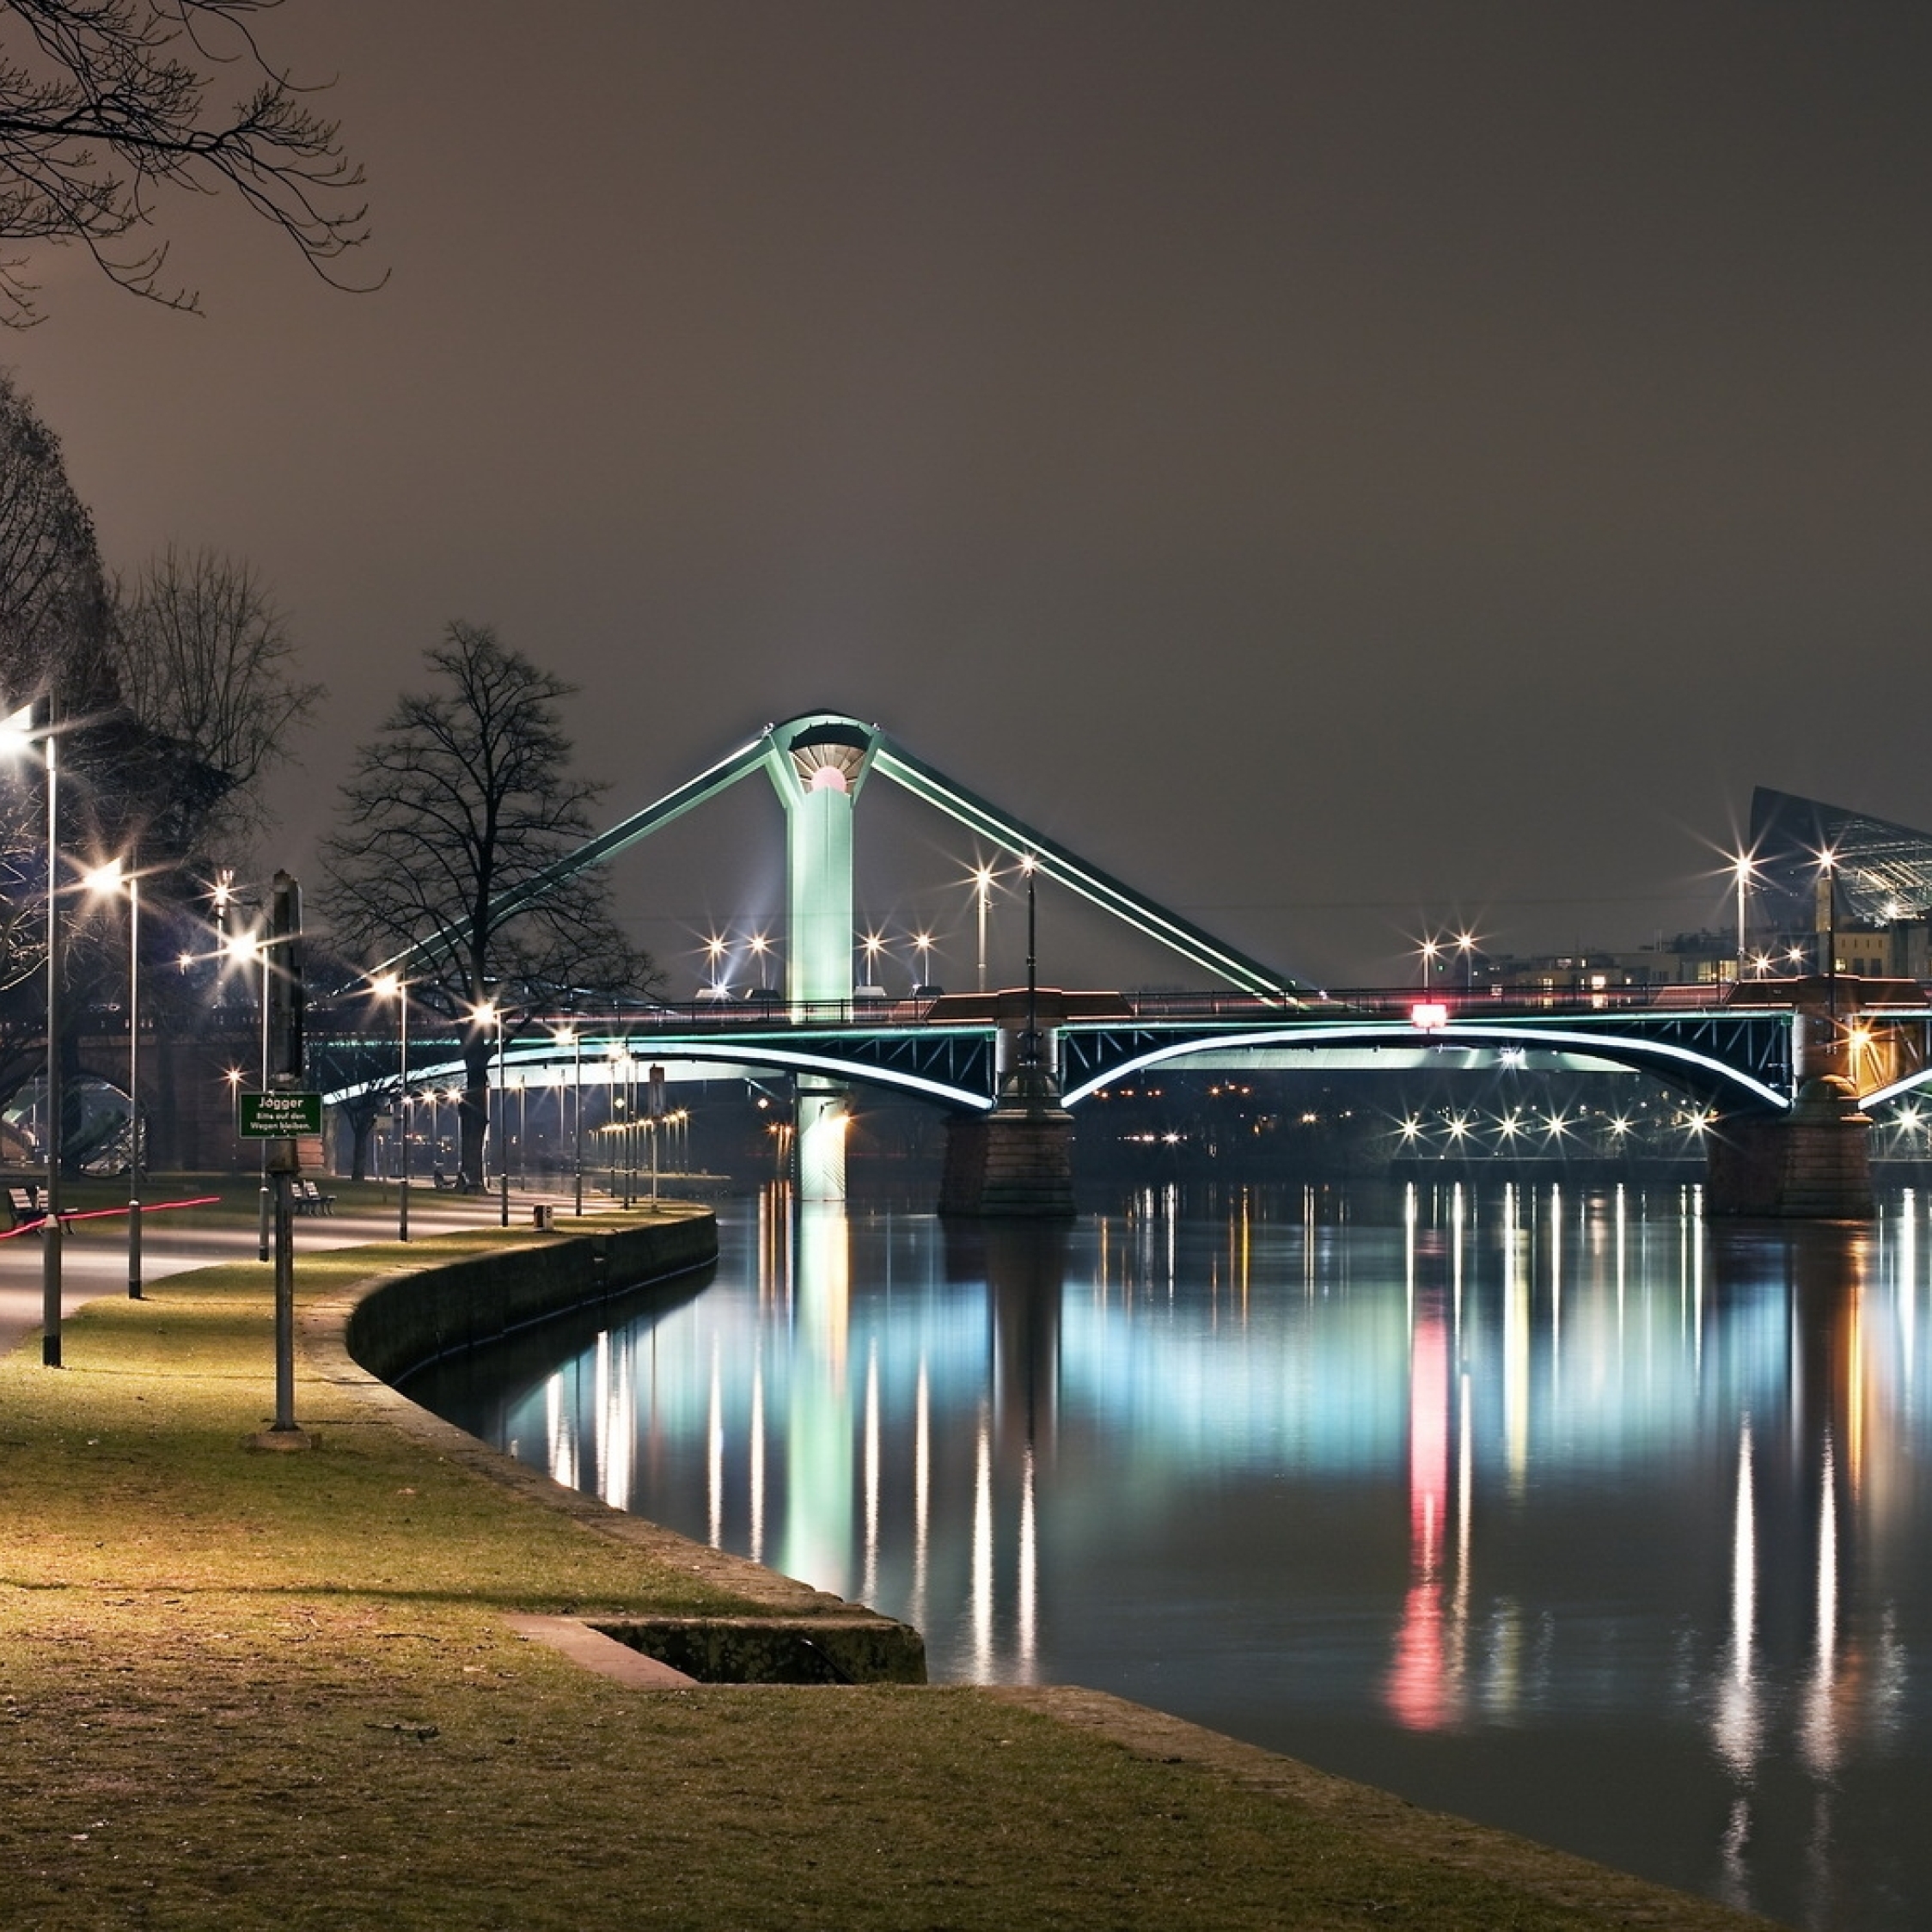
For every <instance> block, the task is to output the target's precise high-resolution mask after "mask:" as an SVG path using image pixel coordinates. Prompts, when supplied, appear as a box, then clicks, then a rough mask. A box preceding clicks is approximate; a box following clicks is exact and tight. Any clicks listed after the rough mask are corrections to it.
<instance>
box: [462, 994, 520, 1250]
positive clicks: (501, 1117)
mask: <svg viewBox="0 0 1932 1932" xmlns="http://www.w3.org/2000/svg"><path fill="white" fill-rule="evenodd" d="M469 1017H470V1018H472V1019H473V1020H474V1021H475V1022H476V1024H478V1025H479V1026H488V1025H489V1024H491V1023H492V1021H493V1022H494V1023H495V1025H496V1029H497V1097H496V1102H495V1104H494V1105H493V1106H490V1105H488V1103H489V1099H490V1088H489V1083H488V1081H487V1080H486V1081H485V1082H484V1086H483V1098H484V1101H485V1103H486V1106H487V1110H488V1126H489V1128H490V1129H491V1130H492V1131H490V1132H489V1133H488V1134H486V1137H485V1140H484V1145H485V1146H488V1147H493V1148H494V1151H495V1152H496V1157H497V1178H498V1195H499V1198H500V1200H501V1201H502V1207H501V1208H500V1210H499V1226H504V1227H508V1226H510V1146H509V1141H510V1135H509V1134H508V1132H507V1131H506V1129H507V1128H508V1127H509V1125H510V1089H509V1087H508V1086H507V1085H505V1084H504V1077H503V1028H504V1018H505V1015H504V1009H503V1005H502V1002H501V1001H500V1000H485V1001H484V1002H483V1004H482V1005H481V1006H476V1007H473V1008H472V1009H471V1011H470V1016H469ZM483 1179H484V1184H485V1185H486V1186H487V1185H488V1184H489V1168H488V1167H487V1165H486V1166H485V1167H484V1168H483Z"/></svg>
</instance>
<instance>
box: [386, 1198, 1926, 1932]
mask: <svg viewBox="0 0 1932 1932" xmlns="http://www.w3.org/2000/svg"><path fill="white" fill-rule="evenodd" d="M721 1238H722V1242H723V1256H722V1258H721V1260H720V1263H719V1265H718V1270H717V1274H716V1277H715V1279H714V1280H713V1281H711V1282H710V1283H709V1284H708V1285H706V1286H703V1287H701V1289H696V1290H694V1293H692V1294H691V1295H690V1296H689V1297H688V1299H683V1300H682V1301H681V1302H679V1303H677V1304H676V1305H671V1306H669V1307H668V1308H667V1307H665V1306H664V1305H663V1304H659V1305H657V1307H656V1308H655V1309H654V1310H653V1311H651V1312H648V1313H646V1314H645V1315H642V1316H640V1317H639V1318H637V1319H636V1320H634V1321H633V1322H632V1323H631V1324H629V1325H627V1326H624V1327H621V1328H617V1329H614V1330H611V1331H609V1332H607V1333H604V1334H601V1335H598V1336H596V1338H595V1340H594V1341H592V1342H590V1343H589V1345H588V1346H585V1347H584V1348H582V1349H581V1350H580V1351H579V1352H577V1353H574V1354H570V1355H569V1356H568V1359H566V1360H560V1361H559V1360H556V1359H555V1350H556V1348H558V1346H559V1344H558V1343H556V1342H552V1343H550V1344H549V1348H550V1349H551V1354H549V1355H548V1356H545V1355H544V1354H541V1353H538V1354H533V1353H532V1352H531V1350H530V1348H529V1345H528V1344H526V1345H525V1346H524V1347H523V1348H521V1349H520V1350H518V1351H517V1352H514V1353H512V1354H507V1355H498V1356H497V1357H496V1358H494V1360H491V1359H490V1358H485V1360H484V1363H483V1366H482V1369H481V1372H480V1373H479V1371H478V1368H477V1366H476V1365H475V1364H470V1365H464V1366H459V1367H456V1368H454V1369H452V1370H451V1371H449V1372H448V1373H445V1374H443V1375H441V1376H439V1377H438V1378H437V1379H436V1381H435V1383H434V1385H431V1384H430V1383H428V1382H425V1383H423V1384H420V1385H418V1386H417V1387H415V1388H413V1391H412V1392H413V1393H415V1394H417V1395H418V1396H419V1398H420V1399H423V1400H425V1401H428V1402H429V1403H430V1404H431V1406H432V1407H435V1408H437V1409H441V1410H442V1411H443V1413H445V1414H448V1415H451V1416H453V1417H454V1418H455V1420H457V1421H461V1422H462V1423H463V1424H464V1425H465V1426H466V1427H468V1428H472V1429H474V1430H475V1431H476V1432H477V1433H479V1434H483V1435H485V1436H486V1437H489V1438H490V1439H492V1440H495V1441H498V1442H499V1443H501V1444H503V1445H504V1446H509V1447H511V1449H513V1450H514V1452H516V1453H517V1455H519V1456H521V1457H523V1458H525V1459H526V1460H528V1461H530V1462H533V1463H535V1464H539V1465H540V1466H541V1467H543V1468H546V1469H547V1470H550V1471H551V1472H552V1473H553V1474H554V1475H556V1476H558V1477H560V1478H562V1479H563V1480H565V1481H566V1482H569V1483H575V1484H578V1485H579V1486H581V1487H583V1488H584V1489H591V1490H594V1491H596V1494H598V1495H601V1496H602V1497H604V1498H605V1499H606V1500H607V1501H610V1502H613V1503H615V1504H618V1505H620V1506H621V1507H625V1508H627V1509H632V1510H634V1511H636V1512H638V1513H640V1514H643V1515H645V1516H648V1517H651V1518H652V1519H656V1520H658V1521H661V1522H664V1523H668V1524H670V1525H674V1526H676V1528H678V1529H680V1530H682V1531H683V1532H686V1533H688V1534H689V1535H692V1536H694V1537H698V1538H704V1539H706V1540H708V1541H710V1542H712V1543H716V1544H722V1545H724V1546H725V1547H726V1548H728V1549H731V1550H738V1551H740V1552H743V1553H744V1554H747V1555H749V1556H755V1557H756V1558H757V1559H759V1560H760V1561H761V1562H766V1563H768V1564H771V1565H773V1566H774V1567H775V1568H779V1569H781V1570H785V1571H787V1572H789V1573H790V1574H793V1575H796V1576H799V1577H803V1578H805V1579H807V1580H810V1582H812V1583H814V1584H816V1585H819V1586H821V1587H823V1588H826V1589H829V1590H834V1591H837V1592H838V1593H841V1595H845V1596H848V1597H853V1598H857V1599H863V1600H864V1601H865V1602H867V1603H870V1604H873V1605H877V1607H878V1608H880V1609H881V1610H883V1611H887V1612H889V1613H890V1614H892V1615H894V1616H896V1617H904V1618H906V1619H907V1620H908V1621H910V1622H912V1623H916V1624H917V1625H918V1626H919V1627H920V1629H922V1630H924V1631H925V1633H926V1639H927V1642H928V1645H929V1647H930V1654H931V1661H932V1673H933V1675H934V1676H935V1678H969V1679H977V1680H987V1681H1001V1682H1012V1681H1022V1682H1031V1681H1036V1680H1037V1681H1042V1682H1053V1681H1071V1682H1078V1683H1084V1684H1096V1685H1099V1686H1102V1687H1104V1688H1105V1689H1107V1690H1110V1691H1118V1692H1120V1693H1121V1694H1122V1695H1123V1696H1126V1697H1133V1698H1135V1699H1139V1700H1140V1701H1143V1702H1146V1703H1152V1704H1157V1705H1159V1706H1161V1707H1162V1708H1164V1709H1169V1710H1172V1711H1176V1712H1178V1713H1181V1714H1183V1715H1186V1716H1189V1717H1192V1718H1195V1719H1197V1720H1199V1721H1201V1722H1204V1723H1207V1724H1210V1725H1213V1726H1214V1727H1217V1728H1219V1729H1221V1730H1225V1731H1228V1732H1232V1733H1236V1734H1237V1735H1239V1736H1242V1737H1244V1738H1249V1739H1253V1740H1255V1741H1256V1742H1257V1743H1260V1744H1263V1745H1266V1746H1271V1747H1273V1748H1275V1749H1277V1750H1281V1751H1286V1752H1293V1754H1295V1755H1296V1756H1298V1757H1301V1758H1307V1759H1310V1760H1311V1761H1313V1762H1314V1763H1316V1764H1321V1765H1324V1766H1325V1767H1327V1768H1329V1769H1330V1770H1337V1771H1342V1772H1345V1773H1347V1774H1348V1775H1350V1776H1356V1777H1360V1778H1365V1779H1368V1780H1370V1781H1373V1782H1375V1783H1378V1784H1381V1785H1385V1786H1388V1787H1390V1788H1393V1789H1395V1790H1397V1791H1400V1792H1402V1793H1403V1794H1406V1795H1408V1796H1409V1797H1412V1798H1414V1799H1415V1800H1417V1801H1420V1802H1421V1803H1424V1804H1427V1805H1431V1806H1434V1807H1440V1808H1444V1809H1448V1810H1454V1811H1458V1812H1461V1813H1465V1814H1468V1815H1470V1816H1474V1817H1477V1818H1482V1819H1488V1820H1490V1821H1492V1822H1495V1823H1497V1824H1501V1825H1507V1826H1509V1827H1511V1828H1512V1829H1514V1830H1517V1831H1524V1832H1527V1833H1529V1834H1531V1835H1532V1836H1534V1837H1540V1838H1544V1839H1546V1840H1548V1841H1550V1842H1551V1843H1558V1844H1562V1845H1565V1846H1568V1847H1570V1848H1572V1849H1576V1850H1579V1851H1581V1852H1584V1853H1587V1854H1588V1855H1590V1856H1594V1857H1598V1858H1601V1859H1604V1860H1606V1861H1608V1862H1611V1863H1613V1864H1616V1865H1619V1866H1623V1867H1624V1868H1629V1869H1631V1870H1635V1871H1641V1872H1643V1873H1645V1874H1649V1875H1651V1876H1654V1877H1656V1878H1660V1879H1662V1880H1666V1881H1668V1882H1670V1883H1672V1884H1676V1885H1679V1886H1684V1887H1686V1888H1689V1889H1692V1890H1696V1891H1701V1892H1707V1893H1709V1894H1712V1895H1715V1896H1717V1897H1720V1898H1725V1899H1727V1900H1729V1901H1730V1902H1732V1903H1733V1904H1740V1905H1747V1906H1750V1907H1752V1908H1753V1909H1755V1910H1757V1911H1763V1912H1766V1913H1768V1914H1770V1916H1772V1917H1776V1918H1781V1919H1783V1920H1786V1921H1788V1922H1789V1923H1792V1924H1794V1925H1802V1926H1807V1927H1818V1928H1826V1927H1830V1928H1839V1927H1843V1928H1856V1929H1858V1932H1892V1929H1900V1932H1903V1929H1904V1928H1908V1927H1917V1926H1920V1925H1923V1924H1925V1923H1932V1832H1929V1831H1927V1830H1926V1827H1925V1822H1924V1821H1925V1820H1926V1819H1927V1818H1928V1817H1929V1816H1932V1485H1929V1484H1928V1483H1927V1482H1926V1481H1925V1479H1924V1478H1925V1474H1926V1471H1927V1470H1928V1468H1929V1466H1932V1421H1929V1416H1928V1406H1927V1399H1926V1398H1927V1391H1928V1376H1929V1373H1932V1364H1929V1362H1928V1360H1927V1348H1928V1335H1929V1332H1932V1201H1928V1198H1927V1197H1926V1195H1923V1194H1920V1195H1917V1196H1916V1197H1915V1196H1914V1195H1912V1194H1911V1193H1910V1192H1895V1193H1892V1194H1891V1195H1887V1196H1886V1199H1885V1201H1884V1212H1883V1214H1882V1216H1881V1218H1880V1220H1879V1221H1878V1222H1877V1223H1876V1224H1874V1226H1871V1227H1869V1228H1862V1229H1849V1228H1843V1227H1792V1228H1778V1227H1774V1226H1764V1225H1758V1226H1752V1227H1749V1228H1745V1227H1732V1226H1725V1225H1723V1224H1715V1225H1712V1226H1705V1225H1704V1224H1703V1222H1702V1220H1700V1218H1699V1214H1698V1201H1697V1195H1696V1193H1695V1191H1694V1190H1690V1189H1684V1190H1679V1189H1653V1190H1651V1191H1649V1192H1648V1193H1639V1192H1638V1191H1636V1190H1634V1189H1633V1190H1617V1189H1612V1190H1607V1191H1591V1192H1588V1193H1583V1192H1579V1191H1576V1190H1574V1189H1562V1188H1559V1187H1553V1186H1525V1185H1514V1186H1511V1185H1505V1184H1501V1183H1498V1184H1497V1185H1495V1186H1494V1187H1493V1188H1491V1187H1485V1188H1481V1189H1467V1188H1464V1189H1456V1188H1453V1187H1443V1188H1441V1189H1428V1188H1422V1189H1411V1190H1403V1189H1366V1188H1364V1189H1346V1190H1344V1189H1310V1190H1306V1191H1304V1190H1301V1189H1294V1190H1291V1191H1268V1192H1263V1191H1255V1190H1249V1191H1245V1192H1234V1193H1223V1194H1207V1193H1203V1194H1201V1195H1195V1196H1190V1197H1189V1198H1187V1199H1185V1200H1183V1197H1182V1196H1181V1195H1180V1194H1178V1193H1177V1192H1175V1191H1171V1190H1170V1191H1167V1192H1165V1193H1150V1194H1147V1195H1143V1196H1140V1197H1139V1198H1137V1199H1135V1200H1134V1201H1131V1202H1130V1203H1129V1204H1128V1205H1127V1206H1126V1207H1125V1208H1123V1209H1122V1211H1120V1212H1116V1213H1112V1214H1105V1215H1100V1216H1091V1217H1086V1218H1083V1219H1082V1220H1079V1221H1078V1222H1077V1223H1075V1224H1073V1226H1071V1227H1067V1228H1055V1229H1037V1228H1027V1227H1002V1226H985V1227H962V1226H957V1225H942V1224H941V1223H939V1222H938V1221H937V1220H935V1219H934V1218H932V1216H930V1215H926V1214H901V1213H888V1212H884V1211H868V1210H865V1209H863V1208H856V1207H855V1208H850V1209H837V1208H831V1209H828V1208H802V1209H801V1208H792V1206H791V1205H790V1204H789V1202H788V1201H787V1200H786V1197H785V1196H784V1195H781V1194H778V1193H773V1194H770V1195H767V1196H765V1197H764V1198H763V1199H762V1200H761V1201H759V1202H756V1203H745V1204H743V1205H742V1206H740V1207H738V1208H733V1209H729V1210H727V1212H726V1214H725V1216H724V1217H723V1225H722V1227H721ZM538 1346H539V1348H540V1349H541V1348H542V1346H543V1345H542V1344H541V1343H540V1344H539V1345H538Z"/></svg>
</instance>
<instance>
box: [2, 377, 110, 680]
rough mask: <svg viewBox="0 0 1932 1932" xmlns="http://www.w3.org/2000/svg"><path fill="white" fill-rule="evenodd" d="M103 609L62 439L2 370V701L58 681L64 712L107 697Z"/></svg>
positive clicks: (89, 528)
mask: <svg viewBox="0 0 1932 1932" xmlns="http://www.w3.org/2000/svg"><path fill="white" fill-rule="evenodd" d="M109 608H110V607H109V601H108V596H107V582H106V579H105V578H104V577H103V575H102V573H101V553H100V551H99V550H98V548H97V547H95V541H94V519H93V518H92V517H89V514H88V512H87V510H86V508H85V506H84V505H83V504H82V502H81V499H80V498H78V497H77V496H76V495H75V493H74V487H73V486H72V485H71V484H70V482H69V481H68V480H67V469H66V466H65V464H64V462H63V461H62V459H61V454H60V439H59V438H58V437H56V436H55V435H54V433H53V431H52V430H50V429H49V428H48V427H47V426H46V424H45V423H43V422H42V421H41V420H40V417H39V416H38V415H36V414H35V413H34V407H33V405H32V404H31V403H30V402H29V401H28V400H27V398H26V396H24V395H23V394H21V392H20V390H19V389H18V388H15V385H14V382H13V380H12V378H11V377H10V376H5V375H0V705H3V706H6V707H7V708H9V709H12V708H15V707H17V706H20V705H22V704H25V703H27V702H28V700H32V699H35V698H40V697H43V696H45V695H46V694H47V692H48V691H49V690H50V689H51V688H53V687H55V686H57V685H58V688H59V693H60V701H61V709H62V712H63V713H64V715H65V716H68V717H75V716H79V715H83V714H84V713H86V712H92V711H96V710H99V709H101V708H103V707H104V706H107V705H109V704H111V703H112V702H113V700H114V698H115V696H116V691H115V688H114V683H113V663H112V661H111V657H110V652H109V647H108V636H109V629H110V626H109Z"/></svg>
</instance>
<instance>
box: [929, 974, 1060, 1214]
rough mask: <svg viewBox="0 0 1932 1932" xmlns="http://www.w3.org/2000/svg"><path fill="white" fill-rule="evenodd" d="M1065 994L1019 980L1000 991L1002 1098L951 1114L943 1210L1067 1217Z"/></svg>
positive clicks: (997, 1058) (997, 1055)
mask: <svg viewBox="0 0 1932 1932" xmlns="http://www.w3.org/2000/svg"><path fill="white" fill-rule="evenodd" d="M1066 1017H1067V997H1066V995H1065V994H1063V993H1061V992H1060V991H1059V990H1057V989H1055V988H1048V987H1040V988H1037V989H1034V990H1029V989H1027V988H1025V987H1020V988H1018V989H1017V990H1014V991H1012V992H1006V993H1000V994H995V995H994V1023H995V1024H996V1025H997V1026H998V1028H999V1035H998V1038H997V1041H996V1043H995V1046H994V1074H995V1078H996V1080H997V1083H998V1092H999V1096H1000V1101H999V1104H998V1105H997V1106H996V1107H994V1110H993V1111H992V1112H991V1113H989V1114H975V1115H973V1116H965V1115H960V1114H956V1115H954V1116H951V1119H949V1120H948V1122H946V1169H945V1178H944V1179H943V1180H942V1181H941V1183H940V1184H939V1212H940V1213H941V1214H951V1215H961V1216H964V1215H987V1216H1000V1217H1005V1216H1012V1217H1030V1218H1033V1219H1037V1220H1047V1219H1056V1218H1058V1219H1064V1218H1065V1217H1066V1216H1067V1215H1070V1214H1072V1213H1073V1116H1072V1115H1071V1114H1069V1113H1068V1112H1067V1110H1066V1108H1064V1107H1063V1106H1061V1104H1060V1028H1061V1023H1062V1021H1063V1020H1064V1019H1065V1018H1066Z"/></svg>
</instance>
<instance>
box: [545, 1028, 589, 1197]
mask: <svg viewBox="0 0 1932 1932" xmlns="http://www.w3.org/2000/svg"><path fill="white" fill-rule="evenodd" d="M553 1038H554V1039H555V1040H556V1042H557V1044H558V1045H559V1047H568V1048H569V1049H570V1055H571V1078H572V1086H573V1088H574V1090H575V1098H574V1100H573V1102H572V1108H571V1170H572V1177H573V1180H574V1183H575V1187H576V1192H577V1212H578V1214H582V1213H583V1212H584V1035H583V1034H582V1032H581V1031H579V1030H578V1028H576V1027H574V1026H559V1027H558V1028H557V1029H556V1030H555V1033H554V1034H553Z"/></svg>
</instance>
